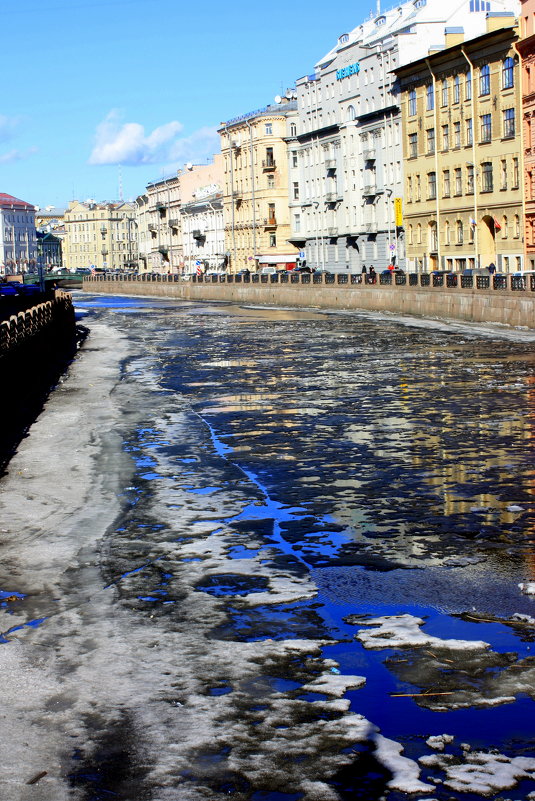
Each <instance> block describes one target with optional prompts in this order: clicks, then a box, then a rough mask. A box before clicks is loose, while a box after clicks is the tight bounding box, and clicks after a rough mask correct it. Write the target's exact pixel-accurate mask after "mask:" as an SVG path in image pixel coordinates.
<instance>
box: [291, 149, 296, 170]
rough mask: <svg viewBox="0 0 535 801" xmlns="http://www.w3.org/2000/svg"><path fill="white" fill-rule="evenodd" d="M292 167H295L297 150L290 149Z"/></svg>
mask: <svg viewBox="0 0 535 801" xmlns="http://www.w3.org/2000/svg"><path fill="white" fill-rule="evenodd" d="M292 167H297V150H292Z"/></svg>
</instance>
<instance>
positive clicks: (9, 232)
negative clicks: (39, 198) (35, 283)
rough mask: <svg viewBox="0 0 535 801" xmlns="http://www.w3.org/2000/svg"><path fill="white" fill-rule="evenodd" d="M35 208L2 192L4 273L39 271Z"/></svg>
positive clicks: (0, 233)
mask: <svg viewBox="0 0 535 801" xmlns="http://www.w3.org/2000/svg"><path fill="white" fill-rule="evenodd" d="M36 264H37V245H36V235H35V206H32V205H31V203H26V202H25V201H24V200H19V199H18V198H16V197H13V196H12V195H6V194H3V193H0V274H1V275H7V274H13V273H27V272H32V271H34V270H35V269H36Z"/></svg>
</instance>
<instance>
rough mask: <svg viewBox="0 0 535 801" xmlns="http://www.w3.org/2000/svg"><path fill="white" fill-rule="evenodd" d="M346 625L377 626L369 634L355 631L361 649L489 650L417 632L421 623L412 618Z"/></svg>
mask: <svg viewBox="0 0 535 801" xmlns="http://www.w3.org/2000/svg"><path fill="white" fill-rule="evenodd" d="M348 621H349V622H353V623H357V622H358V625H360V626H377V627H378V628H374V629H372V630H371V631H359V632H358V634H356V635H355V637H356V638H357V639H358V640H360V642H361V643H362V644H363V645H364V647H365V648H415V647H420V646H424V645H425V646H431V647H434V648H448V649H450V650H457V651H474V650H475V651H479V650H484V649H486V648H489V643H487V642H483V641H482V640H455V639H451V640H442V639H440V637H433V636H432V635H431V634H426V633H425V632H423V631H421V629H420V626H423V625H424V622H425V621H423V620H422V619H421V618H419V617H414V616H413V615H385V616H384V617H376V618H372V619H370V620H359V619H354V618H348Z"/></svg>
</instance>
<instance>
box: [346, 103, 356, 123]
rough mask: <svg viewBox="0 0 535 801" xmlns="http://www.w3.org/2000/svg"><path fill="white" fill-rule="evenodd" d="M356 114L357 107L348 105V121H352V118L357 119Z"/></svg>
mask: <svg viewBox="0 0 535 801" xmlns="http://www.w3.org/2000/svg"><path fill="white" fill-rule="evenodd" d="M356 116H357V115H356V114H355V107H354V106H348V107H347V113H346V117H347V121H348V122H351V121H352V120H354V119H356Z"/></svg>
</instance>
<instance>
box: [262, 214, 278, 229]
mask: <svg viewBox="0 0 535 801" xmlns="http://www.w3.org/2000/svg"><path fill="white" fill-rule="evenodd" d="M264 225H265V226H267V227H268V228H269V227H271V226H275V225H277V218H276V217H264Z"/></svg>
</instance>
